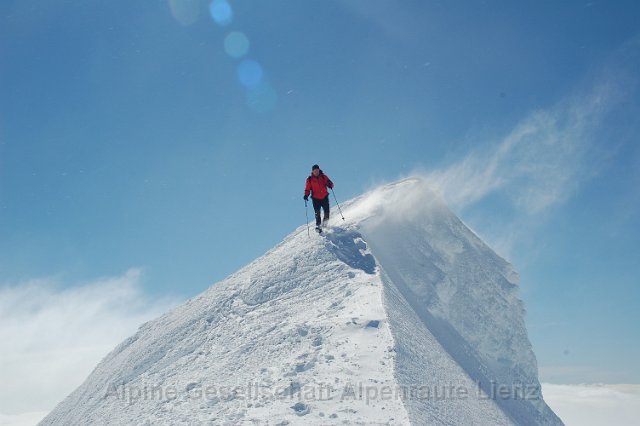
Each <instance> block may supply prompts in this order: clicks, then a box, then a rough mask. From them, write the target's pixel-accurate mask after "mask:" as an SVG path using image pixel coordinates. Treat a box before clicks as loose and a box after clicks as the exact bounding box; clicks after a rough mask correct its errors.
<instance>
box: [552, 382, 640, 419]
mask: <svg viewBox="0 0 640 426" xmlns="http://www.w3.org/2000/svg"><path fill="white" fill-rule="evenodd" d="M542 394H543V396H544V400H545V401H546V402H547V404H548V405H549V406H550V407H551V409H552V410H553V411H554V412H555V413H556V414H557V415H558V416H559V417H560V419H562V421H563V422H564V423H565V424H566V425H567V426H572V425H580V426H590V425H617V426H626V425H637V424H638V418H640V385H638V384H623V385H556V384H550V383H543V384H542Z"/></svg>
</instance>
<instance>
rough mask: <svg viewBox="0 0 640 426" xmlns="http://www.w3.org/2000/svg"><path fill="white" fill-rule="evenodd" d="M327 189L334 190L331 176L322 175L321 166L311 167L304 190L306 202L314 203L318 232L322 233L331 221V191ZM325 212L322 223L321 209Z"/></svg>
mask: <svg viewBox="0 0 640 426" xmlns="http://www.w3.org/2000/svg"><path fill="white" fill-rule="evenodd" d="M327 188H333V182H331V179H329V176H327V175H325V174H324V173H322V170H320V166H318V165H317V164H314V165H313V167H311V175H310V176H309V177H308V178H307V184H306V186H305V188H304V201H305V203H306V201H307V200H308V199H309V194H311V200H312V201H313V210H314V211H315V213H316V231H318V232H322V228H323V227H325V226H327V222H328V221H329V191H327ZM321 207H322V210H323V211H324V215H323V220H322V221H320V208H321Z"/></svg>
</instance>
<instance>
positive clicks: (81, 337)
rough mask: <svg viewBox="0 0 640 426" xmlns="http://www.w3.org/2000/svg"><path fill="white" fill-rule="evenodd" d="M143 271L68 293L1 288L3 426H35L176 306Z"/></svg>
mask: <svg viewBox="0 0 640 426" xmlns="http://www.w3.org/2000/svg"><path fill="white" fill-rule="evenodd" d="M140 280H141V271H140V270H138V269H131V270H129V271H127V272H126V273H125V274H124V275H123V276H120V277H113V278H104V279H99V280H96V281H94V282H90V283H86V284H83V285H79V286H74V287H66V288H63V287H61V286H60V283H57V282H56V281H55V280H52V279H47V280H33V281H29V282H26V283H21V284H19V285H4V286H2V287H1V288H0V342H2V345H3V349H2V351H0V366H1V368H2V370H0V383H2V384H3V385H4V386H2V387H1V388H0V420H1V421H0V423H2V424H33V422H34V419H35V421H37V420H38V419H39V417H42V415H43V414H45V413H46V412H47V411H49V410H51V409H53V407H54V406H55V405H56V404H57V403H58V402H60V401H61V400H62V399H63V398H64V397H66V396H67V395H68V394H69V393H71V392H72V391H73V390H74V389H75V388H76V387H77V386H79V385H80V384H81V383H82V381H83V380H84V379H85V378H86V377H87V376H88V374H89V373H90V372H91V371H92V370H93V368H94V367H95V366H96V364H97V363H98V362H99V361H100V360H101V359H102V358H103V357H104V356H105V355H106V354H107V353H108V352H109V351H110V350H112V349H113V348H114V347H115V345H116V344H118V343H119V342H120V341H122V340H123V339H124V338H126V337H128V336H129V335H131V334H133V333H134V332H135V331H136V329H137V328H138V326H139V325H141V324H142V323H143V322H145V321H148V320H150V319H153V318H154V317H157V316H158V315H160V314H161V313H163V312H165V311H166V310H168V309H169V308H170V307H171V306H173V305H175V303H177V301H176V300H171V299H166V298H165V299H154V298H152V297H150V296H149V295H147V294H144V292H143V291H142V288H141V285H140Z"/></svg>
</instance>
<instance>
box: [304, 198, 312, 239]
mask: <svg viewBox="0 0 640 426" xmlns="http://www.w3.org/2000/svg"><path fill="white" fill-rule="evenodd" d="M304 215H305V216H306V217H307V235H308V236H309V238H311V232H309V208H308V207H307V200H304Z"/></svg>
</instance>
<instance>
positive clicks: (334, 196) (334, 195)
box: [331, 188, 344, 220]
mask: <svg viewBox="0 0 640 426" xmlns="http://www.w3.org/2000/svg"><path fill="white" fill-rule="evenodd" d="M331 193H332V194H333V199H334V200H336V205H337V206H338V211H339V212H340V216H342V209H341V208H340V203H338V199H337V198H336V193H335V192H334V191H333V188H331ZM342 220H344V216H342Z"/></svg>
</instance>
